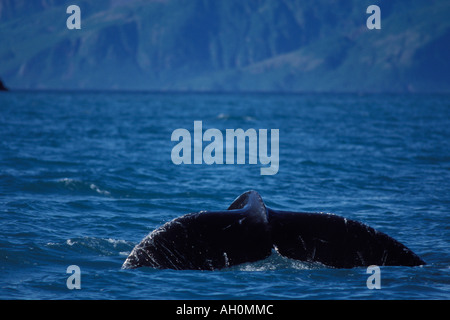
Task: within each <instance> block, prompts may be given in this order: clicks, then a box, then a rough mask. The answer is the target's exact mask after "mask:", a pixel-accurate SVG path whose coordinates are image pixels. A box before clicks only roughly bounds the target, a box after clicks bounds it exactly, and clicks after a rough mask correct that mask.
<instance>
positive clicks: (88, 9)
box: [0, 0, 450, 92]
mask: <svg viewBox="0 0 450 320" xmlns="http://www.w3.org/2000/svg"><path fill="white" fill-rule="evenodd" d="M71 4H76V5H78V6H79V7H80V9H81V30H68V29H67V27H66V20H67V18H68V17H69V14H67V13H66V8H67V7H68V6H69V5H71ZM371 4H376V5H378V6H379V7H380V8H381V26H382V27H381V30H369V29H368V28H367V27H366V20H367V18H368V17H369V16H370V14H367V13H366V9H367V7H368V6H369V5H371ZM449 56H450V1H448V0H440V1H431V0H428V1H425V0H422V1H418V0H411V1H400V0H389V1H388V0H384V1H365V0H340V1H337V0H335V1H332V0H327V1H325V0H315V1H305V0H303V1H302V0H147V1H145V0H129V1H126V0H97V1H64V0H60V1H58V0H33V1H29V0H0V77H1V78H2V79H3V80H4V83H5V85H7V86H8V87H9V88H11V89H92V90H96V89H123V90H181V91H183V90H195V91H281V92H285V91H286V92H305V91H306V92H310V91H314V92H326V91H332V92H336V91H338V92H380V91H388V92H450V61H449V60H450V59H449Z"/></svg>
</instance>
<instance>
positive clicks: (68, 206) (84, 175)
mask: <svg viewBox="0 0 450 320" xmlns="http://www.w3.org/2000/svg"><path fill="white" fill-rule="evenodd" d="M196 120H201V121H202V123H203V129H204V130H206V129H207V128H217V129H219V130H221V131H222V132H225V129H237V128H242V129H244V130H246V129H249V128H254V129H279V136H280V137H279V153H280V156H279V158H280V164H279V171H278V173H277V174H276V175H261V174H260V168H261V165H260V164H256V165H249V164H246V165H237V164H235V165H216V164H214V165H206V164H202V165H194V164H192V165H185V164H182V165H178V166H177V165H175V164H173V163H172V160H171V151H172V148H173V147H174V145H175V144H176V142H172V141H171V134H172V132H173V131H174V130H175V129H177V128H185V129H187V130H189V131H190V132H191V133H193V125H194V121H196ZM0 137H1V139H0V234H1V236H0V299H283V300H285V299H299V300H301V299H449V298H450V277H449V276H450V249H449V240H450V228H449V227H450V223H449V222H450V96H448V95H382V94H379V95H350V94H323V95H319V94H310V95H285V94H194V93H192V94H190V93H186V94H184V93H176V94H175V93H109V92H108V93H102V92H91V93H81V92H16V93H14V92H9V93H2V94H0ZM269 150H270V149H269ZM250 189H253V190H257V191H258V192H259V193H260V194H261V196H262V197H263V199H264V201H265V202H266V204H267V205H268V206H270V207H272V208H276V209H280V210H292V211H313V212H331V213H335V214H339V215H342V216H345V217H347V218H349V219H354V220H358V221H361V222H364V223H366V224H368V225H370V226H372V227H374V228H376V229H378V230H380V231H383V232H385V233H387V234H388V235H390V236H392V237H393V238H395V239H397V240H399V241H400V242H402V243H404V244H405V245H406V246H408V247H409V248H410V249H412V250H413V251H414V252H415V253H417V254H418V255H419V256H420V257H421V258H422V259H424V260H425V261H426V262H427V265H425V266H421V267H381V273H380V279H381V289H378V290H377V289H373V290H370V289H369V288H368V287H367V279H368V277H369V276H370V274H368V273H367V270H366V268H353V269H333V268H329V267H325V266H321V265H314V264H312V265H311V264H306V263H302V262H299V261H294V260H289V259H286V258H283V257H280V256H278V255H277V254H275V253H274V254H273V255H272V256H270V257H269V258H267V259H266V260H263V261H258V262H255V263H246V264H243V265H238V266H234V267H231V268H228V269H223V270H218V271H176V270H158V269H152V268H140V269H135V270H123V269H121V266H122V263H123V262H124V260H125V258H126V257H127V255H128V254H129V253H130V251H131V250H132V248H133V247H134V246H135V245H136V244H137V243H138V242H140V241H141V240H142V239H143V238H144V237H145V236H146V235H147V234H148V233H149V232H151V231H152V230H153V229H155V228H157V227H158V226H160V225H162V224H164V223H165V222H167V221H170V220H172V219H174V218H176V217H178V216H180V215H183V214H186V213H189V212H195V211H200V210H219V209H226V208H227V207H228V205H229V204H230V203H231V202H232V201H233V200H234V199H235V198H236V197H237V196H238V195H240V194H241V193H242V192H245V191H247V190H250ZM70 265H77V266H78V267H79V268H80V271H81V273H80V279H81V289H78V290H77V289H73V290H70V289H68V287H67V279H68V278H69V277H70V275H71V274H70V273H67V268H68V267H69V266H70Z"/></svg>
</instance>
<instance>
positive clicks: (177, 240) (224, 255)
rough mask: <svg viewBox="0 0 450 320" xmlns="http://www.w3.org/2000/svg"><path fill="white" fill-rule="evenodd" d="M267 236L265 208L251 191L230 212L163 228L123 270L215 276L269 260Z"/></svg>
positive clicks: (196, 216)
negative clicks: (206, 272)
mask: <svg viewBox="0 0 450 320" xmlns="http://www.w3.org/2000/svg"><path fill="white" fill-rule="evenodd" d="M268 235H269V226H268V220H267V214H266V208H265V205H264V202H263V201H262V199H261V197H260V196H259V194H258V193H256V192H251V191H250V192H246V193H244V194H242V195H241V196H239V197H238V198H237V199H236V200H235V201H234V202H233V203H232V204H231V205H230V207H229V208H228V210H224V211H201V212H198V213H190V214H187V215H184V216H182V217H179V218H176V219H174V220H172V221H170V222H168V223H166V224H165V225H163V226H162V227H160V228H159V229H157V230H155V231H153V232H152V233H150V234H149V235H148V236H147V237H146V238H145V239H144V240H142V242H141V243H140V244H138V245H137V246H136V247H135V248H134V249H133V251H132V252H131V254H130V255H129V256H128V258H127V259H126V261H125V263H124V264H123V268H137V267H141V266H150V267H156V268H170V269H195V270H214V269H221V268H225V267H229V266H233V265H237V264H241V263H244V262H253V261H257V260H261V259H264V258H266V257H268V256H269V255H270V254H271V250H272V241H271V239H270V237H269V236H268Z"/></svg>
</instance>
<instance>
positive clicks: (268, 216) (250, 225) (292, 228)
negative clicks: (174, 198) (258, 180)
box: [122, 191, 425, 270]
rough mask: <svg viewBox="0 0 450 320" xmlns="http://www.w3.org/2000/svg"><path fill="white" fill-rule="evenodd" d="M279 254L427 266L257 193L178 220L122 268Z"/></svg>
mask: <svg viewBox="0 0 450 320" xmlns="http://www.w3.org/2000/svg"><path fill="white" fill-rule="evenodd" d="M272 249H275V251H277V252H278V253H279V254H280V255H282V256H285V257H288V258H291V259H296V260H300V261H305V262H319V263H322V264H323V265H325V266H329V267H335V268H353V267H363V266H369V265H378V266H419V265H424V264H425V262H424V261H423V260H422V259H421V258H419V257H418V256H417V255H416V254H415V253H414V252H412V251H411V250H410V249H408V248H407V247H406V246H404V245H403V244H401V243H400V242H398V241H397V240H395V239H393V238H391V237H389V236H388V235H386V234H384V233H382V232H379V231H377V230H375V229H373V228H371V227H369V226H367V225H365V224H363V223H360V222H357V221H353V220H350V219H346V218H344V217H341V216H338V215H334V214H324V213H306V212H289V211H278V210H273V209H271V208H268V207H267V206H266V205H265V204H264V202H263V200H262V198H261V196H260V195H259V194H258V193H257V192H256V191H247V192H245V193H243V194H241V195H240V196H239V197H238V198H237V199H236V200H235V201H234V202H233V203H232V204H231V205H230V207H229V208H228V209H227V210H224V211H200V212H197V213H190V214H186V215H184V216H181V217H178V218H176V219H174V220H172V221H170V222H167V223H166V224H164V225H163V226H161V227H160V228H158V229H156V230H154V231H153V232H151V233H150V234H149V235H148V236H147V237H145V238H144V239H143V240H142V241H141V242H140V243H139V244H138V245H136V246H135V247H134V249H133V250H132V252H131V253H130V255H129V256H128V258H127V259H126V260H125V262H124V264H123V266H122V267H123V268H125V269H132V268H138V267H143V266H147V267H153V268H161V269H178V270H183V269H192V270H215V269H221V268H226V267H230V266H233V265H238V264H241V263H245V262H253V261H257V260H261V259H265V258H266V257H268V256H269V255H270V254H271V253H272Z"/></svg>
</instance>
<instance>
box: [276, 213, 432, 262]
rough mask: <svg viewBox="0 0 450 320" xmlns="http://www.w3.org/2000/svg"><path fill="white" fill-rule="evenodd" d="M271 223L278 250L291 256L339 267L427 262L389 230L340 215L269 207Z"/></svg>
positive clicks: (286, 255)
mask: <svg viewBox="0 0 450 320" xmlns="http://www.w3.org/2000/svg"><path fill="white" fill-rule="evenodd" d="M269 223H270V226H271V231H272V241H273V244H274V247H275V249H276V251H277V252H278V253H279V254H281V255H282V256H285V257H288V258H291V259H296V260H301V261H308V262H320V263H322V264H324V265H326V266H330V267H335V268H353V267H363V266H370V265H378V266H418V265H424V264H425V262H424V261H423V260H422V259H420V258H419V257H418V256H417V255H416V254H415V253H414V252H412V251H411V250H410V249H408V248H407V247H405V246H404V245H403V244H401V243H400V242H398V241H397V240H395V239H393V238H391V237H389V236H388V235H386V234H385V233H382V232H380V231H377V230H375V229H373V228H371V227H369V226H368V225H365V224H363V223H361V222H358V221H354V220H350V219H346V218H344V217H341V216H338V215H334V214H326V213H299V212H283V211H275V210H272V209H269Z"/></svg>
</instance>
